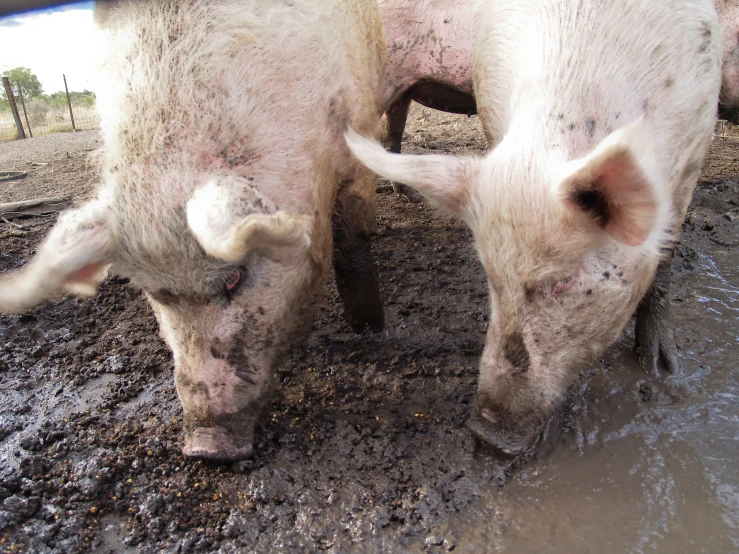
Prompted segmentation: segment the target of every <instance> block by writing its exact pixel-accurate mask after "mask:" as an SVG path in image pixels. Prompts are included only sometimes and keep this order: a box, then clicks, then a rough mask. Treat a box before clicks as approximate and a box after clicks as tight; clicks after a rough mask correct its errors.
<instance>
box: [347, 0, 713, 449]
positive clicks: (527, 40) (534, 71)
mask: <svg viewBox="0 0 739 554" xmlns="http://www.w3.org/2000/svg"><path fill="white" fill-rule="evenodd" d="M472 64H473V66H472V67H473V80H474V92H475V98H476V99H477V106H478V112H479V114H480V118H481V121H482V124H483V129H484V131H485V134H486V137H487V139H488V141H489V143H490V144H491V145H493V148H492V149H491V150H490V151H489V152H488V153H487V154H486V155H485V156H483V157H477V156H451V155H428V156H418V155H417V156H411V155H398V154H392V153H388V152H386V151H385V150H384V149H383V148H382V147H381V146H380V145H379V144H378V143H377V142H375V141H373V140H371V139H368V138H366V137H363V136H361V135H360V134H358V133H356V132H354V131H350V132H348V133H347V135H346V138H347V142H348V144H349V146H350V148H351V149H352V152H354V154H355V155H356V156H357V157H358V158H359V159H360V160H361V161H362V162H363V163H364V164H365V165H367V167H369V168H370V169H372V170H373V171H375V172H377V173H379V174H380V175H382V176H384V177H387V178H389V179H394V180H398V181H401V182H403V183H407V184H408V185H410V186H412V187H414V188H416V189H417V190H418V191H420V192H421V193H422V194H423V195H424V196H425V197H426V198H427V199H428V200H429V202H430V203H432V204H434V205H435V206H437V207H439V208H441V209H442V210H445V211H446V212H448V213H451V214H453V215H456V216H458V217H460V218H461V219H463V220H465V221H466V222H467V224H468V225H469V226H470V227H471V229H472V231H473V235H474V238H475V244H476V248H477V251H478V253H479V256H480V258H481V261H482V264H483V267H484V269H485V272H486V274H487V278H488V290H489V294H490V321H489V327H488V330H487V334H486V337H485V346H484V349H483V353H482V356H481V360H480V375H479V382H478V391H477V398H476V401H475V405H474V408H473V410H472V414H471V415H470V418H469V419H468V421H467V423H466V425H467V427H468V429H469V430H470V431H471V432H472V433H473V435H474V436H475V437H477V439H480V440H481V441H484V442H486V443H488V444H490V445H491V446H492V447H493V449H494V450H495V451H497V452H498V453H499V454H503V455H520V454H523V453H527V452H530V451H532V450H533V449H534V448H535V447H536V445H537V444H538V443H539V442H540V439H541V437H542V436H543V431H544V430H545V429H546V423H547V421H548V420H549V419H550V417H551V416H552V414H553V413H554V412H555V411H556V410H557V409H558V407H559V406H561V403H562V401H563V398H564V397H565V395H566V391H567V389H568V387H569V385H570V384H571V383H572V381H573V378H574V376H575V375H576V373H577V372H578V371H579V370H581V369H582V368H583V367H584V366H586V365H587V364H588V363H590V362H592V360H593V359H594V358H595V357H596V356H598V355H600V354H601V353H602V352H603V351H604V350H605V349H606V348H607V347H608V346H609V345H611V344H612V343H613V342H614V341H615V340H616V339H617V338H618V336H619V334H620V333H621V331H622V330H623V329H624V327H625V326H626V324H627V323H628V322H629V320H630V318H631V316H632V314H633V313H634V310H635V309H636V333H635V334H636V340H637V346H638V352H639V356H640V359H641V361H642V363H643V364H644V365H645V367H646V368H647V369H649V370H652V371H654V370H656V368H657V363H658V361H659V360H660V359H661V360H662V362H663V363H664V364H665V365H666V366H667V368H668V369H672V370H675V369H676V368H677V367H678V365H679V359H678V356H677V347H676V344H675V338H674V334H673V331H672V326H671V322H670V301H669V285H670V281H669V279H670V263H671V253H670V252H671V246H672V245H673V244H674V242H675V241H676V240H677V238H678V232H679V229H680V225H681V222H682V220H683V218H684V216H685V213H686V211H687V207H688V204H689V202H690V199H691V195H692V191H693V189H694V187H695V184H696V181H697V178H698V175H699V172H700V168H701V162H702V160H703V158H704V156H705V153H706V150H707V148H708V145H709V143H710V139H711V133H712V129H713V125H714V121H715V114H716V104H717V102H718V93H719V86H720V80H721V29H720V27H719V23H718V19H717V15H716V11H715V9H714V6H713V3H712V1H711V0H675V1H673V2H669V3H665V2H654V1H652V0H625V1H623V2H612V1H611V0H555V1H552V0H500V1H497V2H492V3H490V4H489V5H488V7H487V8H486V11H485V13H484V14H483V16H482V18H481V24H480V28H479V30H478V37H477V41H476V43H475V47H474V51H473V57H472Z"/></svg>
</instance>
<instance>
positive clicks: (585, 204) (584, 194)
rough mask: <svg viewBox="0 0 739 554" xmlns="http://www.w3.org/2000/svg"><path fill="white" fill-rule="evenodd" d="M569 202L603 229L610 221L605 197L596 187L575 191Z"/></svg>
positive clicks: (608, 207) (609, 211) (609, 212)
mask: <svg viewBox="0 0 739 554" xmlns="http://www.w3.org/2000/svg"><path fill="white" fill-rule="evenodd" d="M570 200H571V201H572V202H574V203H575V204H576V205H577V206H578V207H579V208H580V209H581V210H582V211H584V212H586V213H587V214H588V215H590V217H591V218H592V219H593V220H594V221H595V222H596V223H597V224H598V225H600V226H601V227H605V226H606V224H607V223H608V222H609V221H610V220H611V206H610V205H609V204H608V200H607V199H606V197H605V195H604V194H603V193H602V192H601V191H599V190H598V188H597V186H596V187H592V188H590V187H589V188H587V189H579V190H577V189H576V190H575V191H574V192H573V193H572V194H571V195H570Z"/></svg>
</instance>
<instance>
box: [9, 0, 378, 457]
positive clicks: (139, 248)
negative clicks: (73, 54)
mask: <svg viewBox="0 0 739 554" xmlns="http://www.w3.org/2000/svg"><path fill="white" fill-rule="evenodd" d="M95 18H96V21H97V23H98V24H99V26H100V28H101V31H102V32H103V34H104V36H105V44H106V45H107V50H106V52H105V54H104V55H103V61H102V65H101V70H100V75H99V77H100V79H99V85H98V87H97V88H96V89H95V90H96V91H97V94H98V106H99V109H100V112H101V117H102V123H101V125H102V134H103V137H104V149H103V155H102V184H101V186H100V188H99V191H98V192H97V195H96V197H95V198H94V199H93V200H91V201H90V202H88V203H86V204H84V205H82V206H81V207H79V208H77V209H74V210H72V211H69V212H67V213H65V214H63V215H62V216H61V217H60V219H59V222H58V223H57V225H56V226H55V227H54V228H53V229H52V231H51V232H50V234H49V236H48V237H47V238H46V240H45V242H44V243H43V244H42V246H40V248H39V250H38V253H37V255H36V256H35V258H34V259H33V260H32V261H31V262H30V263H28V264H27V265H26V266H25V267H24V268H22V269H21V270H19V271H17V272H15V273H11V274H8V275H5V276H4V277H3V278H2V281H1V283H0V312H4V313H10V312H19V311H22V310H26V309H28V308H30V307H31V306H33V305H34V304H37V303H38V302H40V301H42V300H44V299H47V298H52V297H55V296H57V295H59V294H61V293H63V292H73V293H77V294H92V293H94V291H95V288H96V286H97V285H98V284H99V283H100V281H101V280H102V279H103V277H104V275H105V273H106V271H107V270H108V269H109V270H110V271H112V272H114V273H115V274H118V275H121V276H124V277H127V278H130V280H131V282H132V283H134V284H135V285H137V286H138V287H140V288H141V289H142V290H143V292H144V293H145V295H146V297H147V298H148V300H149V302H150V303H151V306H152V308H153V310H154V312H155V314H156V317H157V319H158V321H159V326H160V330H161V334H162V336H163V337H164V339H165V341H166V342H167V344H168V345H169V346H170V348H171V349H172V351H173V353H174V361H175V376H174V377H175V384H176V387H177V393H178V395H179V398H180V400H181V402H182V407H183V409H184V422H185V444H184V453H185V454H186V455H187V456H194V457H201V458H213V459H221V460H232V459H239V458H244V457H248V456H250V455H251V454H252V442H253V431H254V425H255V421H256V418H257V417H258V416H259V414H260V412H262V411H263V410H264V409H265V408H266V406H267V402H268V398H269V394H268V393H269V391H270V389H271V388H272V386H273V384H272V372H273V370H274V368H275V366H276V364H278V363H279V362H280V361H281V360H282V359H283V357H284V356H285V355H286V353H287V352H288V351H289V349H290V348H291V347H292V346H293V345H295V344H296V343H297V342H298V341H300V340H301V339H302V338H304V336H305V335H306V334H307V333H308V332H309V330H310V327H311V320H312V315H313V309H314V306H315V304H316V302H317V300H318V299H319V293H320V292H321V291H322V288H323V287H324V284H325V281H326V278H327V269H328V267H329V265H330V264H331V262H332V260H333V266H334V269H335V272H336V279H337V283H338V288H339V291H340V295H341V297H342V300H343V301H344V306H345V316H346V318H347V319H348V321H349V323H350V325H351V326H352V327H353V328H354V329H355V330H357V331H359V330H362V329H363V328H366V327H369V328H370V329H372V330H379V329H381V328H382V326H383V311H382V302H381V299H380V292H379V284H378V279H377V274H376V269H375V265H374V262H373V259H372V255H371V251H370V244H369V233H370V231H371V230H372V228H373V225H374V214H373V201H374V198H373V195H374V175H373V174H372V173H371V172H370V171H368V170H367V169H366V168H364V167H363V166H362V165H361V164H360V163H359V162H357V161H356V160H355V159H354V157H353V156H351V153H350V152H349V150H348V148H347V147H346V144H345V142H344V138H343V134H344V132H345V130H346V128H347V126H348V125H351V126H352V127H357V128H361V129H363V132H365V133H367V134H369V135H375V136H379V132H380V111H379V106H378V98H379V92H380V90H379V89H380V83H381V82H382V71H383V68H384V63H385V59H384V57H385V55H386V49H385V44H384V35H383V31H382V23H381V20H380V14H379V10H378V8H377V6H376V4H375V3H374V1H372V0H351V1H347V0H329V1H327V0H295V1H293V2H289V3H286V2H282V1H277V0H220V1H215V0H207V1H205V0H197V1H196V0H188V1H181V2H169V1H165V0H153V1H148V2H137V1H133V2H117V3H101V4H99V5H97V6H96V10H95Z"/></svg>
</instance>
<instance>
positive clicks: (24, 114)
mask: <svg viewBox="0 0 739 554" xmlns="http://www.w3.org/2000/svg"><path fill="white" fill-rule="evenodd" d="M16 85H18V96H20V97H21V106H23V117H25V118H26V128H27V129H28V134H29V135H30V136H31V138H33V131H31V124H30V123H29V122H28V112H27V111H26V103H25V101H24V100H23V89H22V88H21V84H20V81H16Z"/></svg>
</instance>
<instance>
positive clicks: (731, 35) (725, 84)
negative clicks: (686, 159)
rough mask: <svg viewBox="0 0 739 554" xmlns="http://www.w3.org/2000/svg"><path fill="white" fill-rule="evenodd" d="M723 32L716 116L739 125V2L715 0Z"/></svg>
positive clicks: (735, 0)
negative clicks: (721, 64)
mask: <svg viewBox="0 0 739 554" xmlns="http://www.w3.org/2000/svg"><path fill="white" fill-rule="evenodd" d="M716 10H717V11H718V18H719V22H720V23H721V29H722V31H723V36H724V42H723V69H722V79H721V94H720V97H719V109H718V115H719V117H720V118H721V119H726V120H728V121H730V122H731V123H734V124H739V1H737V0H717V1H716Z"/></svg>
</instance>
